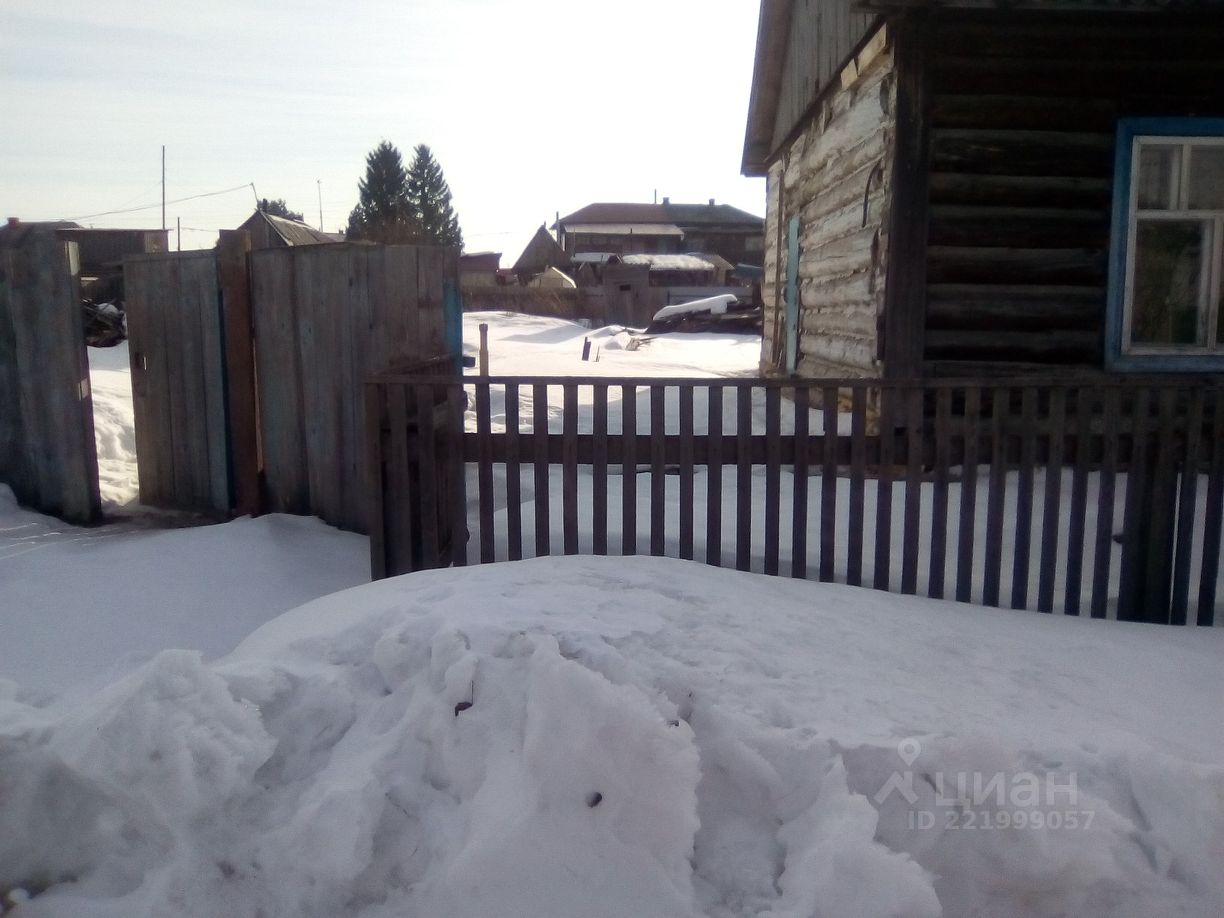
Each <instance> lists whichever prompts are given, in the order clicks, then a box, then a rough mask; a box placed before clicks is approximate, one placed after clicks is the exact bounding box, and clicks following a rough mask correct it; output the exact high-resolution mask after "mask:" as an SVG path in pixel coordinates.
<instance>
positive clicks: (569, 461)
mask: <svg viewBox="0 0 1224 918" xmlns="http://www.w3.org/2000/svg"><path fill="white" fill-rule="evenodd" d="M561 405H562V409H563V414H562V418H561V425H562V426H561V431H562V432H561V536H562V540H563V542H564V550H565V553H566V554H567V555H576V554H578V387H577V386H576V385H574V384H573V383H566V384H565V385H564V386H563V387H562V402H561Z"/></svg>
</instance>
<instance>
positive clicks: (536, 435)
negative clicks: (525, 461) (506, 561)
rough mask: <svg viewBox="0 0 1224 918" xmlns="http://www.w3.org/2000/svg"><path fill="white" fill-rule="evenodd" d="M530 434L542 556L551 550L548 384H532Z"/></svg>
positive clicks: (537, 547)
mask: <svg viewBox="0 0 1224 918" xmlns="http://www.w3.org/2000/svg"><path fill="white" fill-rule="evenodd" d="M531 435H532V441H533V446H534V447H535V468H534V471H535V479H534V485H535V502H534V503H535V553H536V557H537V558H542V557H544V556H546V555H548V554H549V553H550V551H549V547H550V543H551V532H550V525H551V519H550V515H549V506H548V505H549V493H548V486H549V482H548V479H549V474H548V472H549V467H548V386H547V385H543V384H540V383H537V384H535V385H533V386H532V387H531Z"/></svg>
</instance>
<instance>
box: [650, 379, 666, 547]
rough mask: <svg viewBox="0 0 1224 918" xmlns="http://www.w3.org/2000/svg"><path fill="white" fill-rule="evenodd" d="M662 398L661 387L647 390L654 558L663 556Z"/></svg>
mask: <svg viewBox="0 0 1224 918" xmlns="http://www.w3.org/2000/svg"><path fill="white" fill-rule="evenodd" d="M665 395H666V390H665V389H664V387H663V386H651V387H650V553H651V554H652V555H654V556H655V557H659V556H661V555H663V553H664V551H663V549H664V544H665V530H666V526H667V502H666V498H667V478H666V477H665V476H666V472H667V470H666V468H664V465H663V459H664V448H665V446H666V443H665V440H664V438H665V437H666V434H667V428H666V424H665V422H664V396H665Z"/></svg>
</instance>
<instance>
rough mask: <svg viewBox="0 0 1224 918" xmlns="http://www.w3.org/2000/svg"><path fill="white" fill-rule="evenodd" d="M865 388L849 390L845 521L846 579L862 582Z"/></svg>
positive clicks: (865, 461) (859, 386)
mask: <svg viewBox="0 0 1224 918" xmlns="http://www.w3.org/2000/svg"><path fill="white" fill-rule="evenodd" d="M866 473H867V389H866V388H865V387H864V386H862V385H857V386H855V387H854V388H853V389H851V390H850V506H849V511H848V514H847V521H846V529H847V532H846V583H848V584H850V586H861V585H862V583H863V515H864V505H865V503H866V501H865V494H864V492H865V490H866V477H867V474H866Z"/></svg>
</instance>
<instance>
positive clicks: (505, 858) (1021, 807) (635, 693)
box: [0, 558, 1224, 918]
mask: <svg viewBox="0 0 1224 918" xmlns="http://www.w3.org/2000/svg"><path fill="white" fill-rule="evenodd" d="M1221 661H1224V633H1222V632H1217V631H1207V632H1204V631H1201V630H1200V631H1193V630H1190V629H1172V628H1158V627H1152V626H1138V625H1119V624H1115V623H1099V622H1088V621H1079V620H1071V619H1053V618H1050V617H1046V616H1040V615H1037V614H1034V613H1011V612H1001V611H996V610H984V609H980V608H976V607H971V606H956V605H952V604H947V603H936V602H931V601H927V600H916V599H912V598H905V597H898V596H893V595H888V594H880V593H874V592H870V591H866V590H857V589H850V588H845V587H838V586H827V585H818V584H811V583H803V582H794V581H785V580H780V579H776V578H765V577H758V576H753V575H745V574H737V573H733V572H729V571H724V570H718V569H714V568H708V567H704V566H701V565H697V564H691V563H685V562H678V561H670V560H664V559H647V558H636V559H607V558H582V559H579V558H567V559H561V558H550V559H544V560H540V561H528V562H522V563H516V564H500V565H490V566H484V567H477V568H471V569H466V570H459V571H435V572H428V573H424V574H416V575H412V576H410V577H403V578H397V579H395V580H390V581H384V582H381V583H377V584H371V585H368V586H363V587H358V588H355V589H352V590H348V591H345V592H342V593H337V594H334V595H332V596H329V597H325V598H323V599H320V600H316V601H314V602H312V603H310V604H308V605H305V606H302V607H300V608H298V609H296V610H294V611H291V612H288V613H286V614H284V615H282V616H281V617H279V618H277V619H275V620H273V621H271V622H269V623H268V624H267V625H265V626H264V627H262V628H260V629H259V630H258V631H256V632H255V633H254V634H252V635H251V636H250V637H249V638H248V639H247V640H245V641H244V642H243V643H242V644H241V645H240V646H239V647H238V649H237V650H236V651H234V652H233V653H232V654H230V655H229V656H228V657H226V658H224V659H222V660H220V661H218V662H216V663H213V664H205V663H203V662H202V661H201V658H200V656H199V655H198V654H195V653H189V652H185V651H166V652H163V653H161V654H160V655H158V656H157V657H156V658H154V659H153V660H151V661H150V662H148V663H147V664H145V665H144V666H143V667H142V668H141V669H139V670H137V671H136V672H133V673H131V674H129V675H127V676H125V677H124V678H123V679H121V680H120V681H118V682H116V683H114V684H112V685H110V686H109V687H108V688H106V689H105V690H104V691H101V692H98V693H97V694H95V695H94V696H92V697H91V698H89V699H88V700H87V701H83V702H81V701H77V702H74V703H72V704H71V705H67V704H66V703H65V704H64V705H63V706H61V707H55V706H52V707H43V708H38V707H31V706H28V705H23V704H21V703H19V702H17V701H16V700H15V697H16V696H15V695H14V694H13V693H12V692H11V691H9V692H8V693H7V694H0V801H2V802H3V805H2V806H0V893H4V894H6V895H7V896H8V897H9V901H11V902H22V903H24V904H21V905H20V906H19V907H18V908H16V909H15V911H14V913H13V914H15V915H18V916H23V918H24V916H69V915H71V916H143V915H148V916H154V915H157V916H161V915H190V916H196V915H199V916H213V915H216V916H233V915H256V914H262V915H265V916H280V915H284V916H291V915H294V916H296V915H303V916H329V918H331V916H336V915H362V916H391V915H397V916H403V915H419V916H454V918H463V916H472V918H475V916H482V918H484V916H491V915H497V916H533V918H546V916H558V918H560V916H565V918H573V916H581V918H604V916H607V918H613V916H616V918H622V916H623V918H629V916H633V918H640V916H697V915H708V916H747V915H767V916H794V918H800V916H802V918H810V916H813V915H818V916H857V918H872V916H880V918H884V916H906V918H913V916H937V915H948V916H955V915H965V916H968V915H993V916H1022V915H1023V916H1032V915H1051V916H1053V915H1068V914H1074V915H1079V916H1135V918H1138V916H1151V915H1171V914H1180V915H1196V916H1198V915H1201V916H1204V918H1206V916H1218V915H1219V914H1221V912H1222V911H1224V877H1222V876H1221V872H1220V870H1219V865H1220V863H1222V862H1224V767H1222V766H1221V761H1222V753H1224V719H1221V718H1220V717H1219V710H1218V701H1219V699H1220V698H1221V697H1224V664H1222V662H1221ZM6 698H7V700H5V699H6ZM1056 816H1057V819H1056ZM1038 821H1040V826H1039V827H1035V826H1038Z"/></svg>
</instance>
